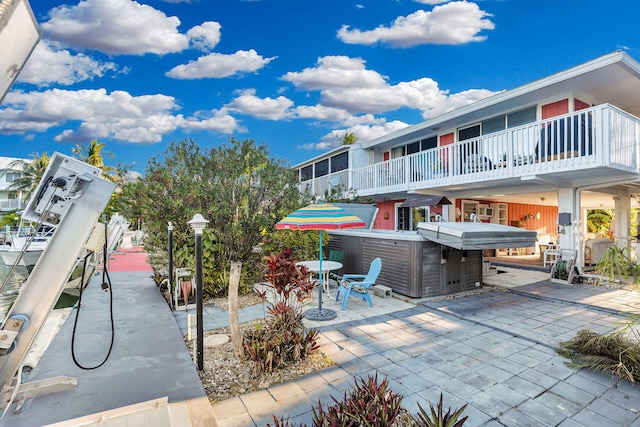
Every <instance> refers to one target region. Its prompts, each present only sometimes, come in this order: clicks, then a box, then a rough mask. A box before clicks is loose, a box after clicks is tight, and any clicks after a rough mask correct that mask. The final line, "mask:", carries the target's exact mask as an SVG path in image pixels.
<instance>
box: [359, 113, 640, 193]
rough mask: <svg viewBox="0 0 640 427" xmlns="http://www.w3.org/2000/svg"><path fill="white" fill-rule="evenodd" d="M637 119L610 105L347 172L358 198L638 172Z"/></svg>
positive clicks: (639, 136) (639, 123)
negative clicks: (600, 170) (606, 170)
mask: <svg viewBox="0 0 640 427" xmlns="http://www.w3.org/2000/svg"><path fill="white" fill-rule="evenodd" d="M639 144H640V119H638V118H637V117H634V116H632V115H630V114H628V113H626V112H624V111H621V110H619V109H617V108H615V107H613V106H611V105H600V106H597V107H593V108H589V109H585V110H580V111H579V112H576V113H571V114H566V115H562V116H557V117H553V118H550V119H547V120H543V121H539V122H535V123H531V124H528V125H525V126H520V127H517V128H512V129H507V130H505V131H502V132H496V133H493V134H490V135H485V136H481V137H478V138H475V139H470V140H466V141H462V142H457V143H455V144H451V145H447V146H443V147H437V148H434V149H432V150H427V151H423V152H420V153H416V154H412V155H410V156H406V157H400V158H397V159H392V160H388V161H385V162H381V163H376V164H372V165H369V166H366V167H362V168H358V169H353V170H351V171H350V173H351V180H350V187H351V188H354V189H355V190H357V191H358V193H359V194H360V195H372V194H380V193H387V192H394V191H407V190H413V189H419V188H428V187H438V186H443V185H453V184H459V183H468V182H477V181H482V180H487V181H489V180H494V179H503V178H510V177H519V176H525V175H534V174H535V175H543V174H545V173H553V172H561V171H569V170H576V169H588V168H593V167H597V166H611V167H615V168H617V169H622V170H628V171H632V172H639V170H638V168H639V165H640V162H639V159H638V157H639V150H638V148H639Z"/></svg>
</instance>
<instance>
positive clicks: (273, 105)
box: [226, 89, 293, 120]
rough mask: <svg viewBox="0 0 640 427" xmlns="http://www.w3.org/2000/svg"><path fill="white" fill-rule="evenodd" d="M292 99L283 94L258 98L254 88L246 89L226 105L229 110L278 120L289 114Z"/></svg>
mask: <svg viewBox="0 0 640 427" xmlns="http://www.w3.org/2000/svg"><path fill="white" fill-rule="evenodd" d="M292 106H293V101H292V100H290V99H289V98H286V97H284V96H279V97H277V98H258V97H257V96H255V90H254V89H248V90H245V91H244V92H242V93H241V95H240V96H238V97H237V98H236V99H234V100H233V101H231V102H230V103H229V104H227V105H226V107H227V108H228V109H229V110H231V111H237V112H240V113H243V114H247V115H251V116H254V117H258V118H261V119H267V120H280V119H284V118H286V117H288V116H289V109H290V108H291V107H292Z"/></svg>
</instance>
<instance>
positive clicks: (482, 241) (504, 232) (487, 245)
mask: <svg viewBox="0 0 640 427" xmlns="http://www.w3.org/2000/svg"><path fill="white" fill-rule="evenodd" d="M417 228H418V234H420V235H421V236H423V237H424V238H426V239H428V240H431V241H432V242H435V243H439V244H441V245H445V246H449V247H452V248H455V249H460V250H482V249H500V248H523V247H530V246H534V245H535V243H536V239H537V233H536V232H535V231H532V230H525V229H523V228H517V227H510V226H508V225H501V224H492V223H484V222H483V223H479V222H420V223H418V226H417Z"/></svg>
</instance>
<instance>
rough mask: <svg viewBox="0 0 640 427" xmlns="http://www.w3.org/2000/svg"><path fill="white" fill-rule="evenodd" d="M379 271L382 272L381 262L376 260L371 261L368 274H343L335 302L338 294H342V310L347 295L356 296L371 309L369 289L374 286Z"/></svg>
mask: <svg viewBox="0 0 640 427" xmlns="http://www.w3.org/2000/svg"><path fill="white" fill-rule="evenodd" d="M380 270H382V260H380V258H376V259H374V260H373V261H371V265H370V266H369V272H368V273H367V274H366V275H363V274H345V275H343V276H342V280H341V281H340V287H339V288H338V292H337V293H336V301H338V298H340V293H341V292H342V309H343V310H344V309H345V308H346V307H347V300H348V299H349V295H357V296H359V297H360V298H362V299H363V300H365V301H367V302H369V305H370V306H371V307H373V302H372V301H371V295H369V289H371V288H372V287H373V285H375V284H376V280H377V279H378V275H379V274H380Z"/></svg>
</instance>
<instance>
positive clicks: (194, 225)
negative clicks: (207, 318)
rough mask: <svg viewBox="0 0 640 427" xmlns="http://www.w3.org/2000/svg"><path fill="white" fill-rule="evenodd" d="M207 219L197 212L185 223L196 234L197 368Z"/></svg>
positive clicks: (201, 351) (201, 356)
mask: <svg viewBox="0 0 640 427" xmlns="http://www.w3.org/2000/svg"><path fill="white" fill-rule="evenodd" d="M208 222H209V221H207V220H206V219H204V217H203V216H202V215H200V214H199V213H197V214H195V215H194V216H193V218H192V219H191V221H189V222H188V223H187V224H189V226H190V227H191V229H192V230H193V231H195V234H196V319H197V322H198V336H197V339H196V346H197V352H198V370H199V371H202V369H203V368H204V329H203V323H204V319H203V318H202V230H204V228H205V227H206V226H207V223H208Z"/></svg>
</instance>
